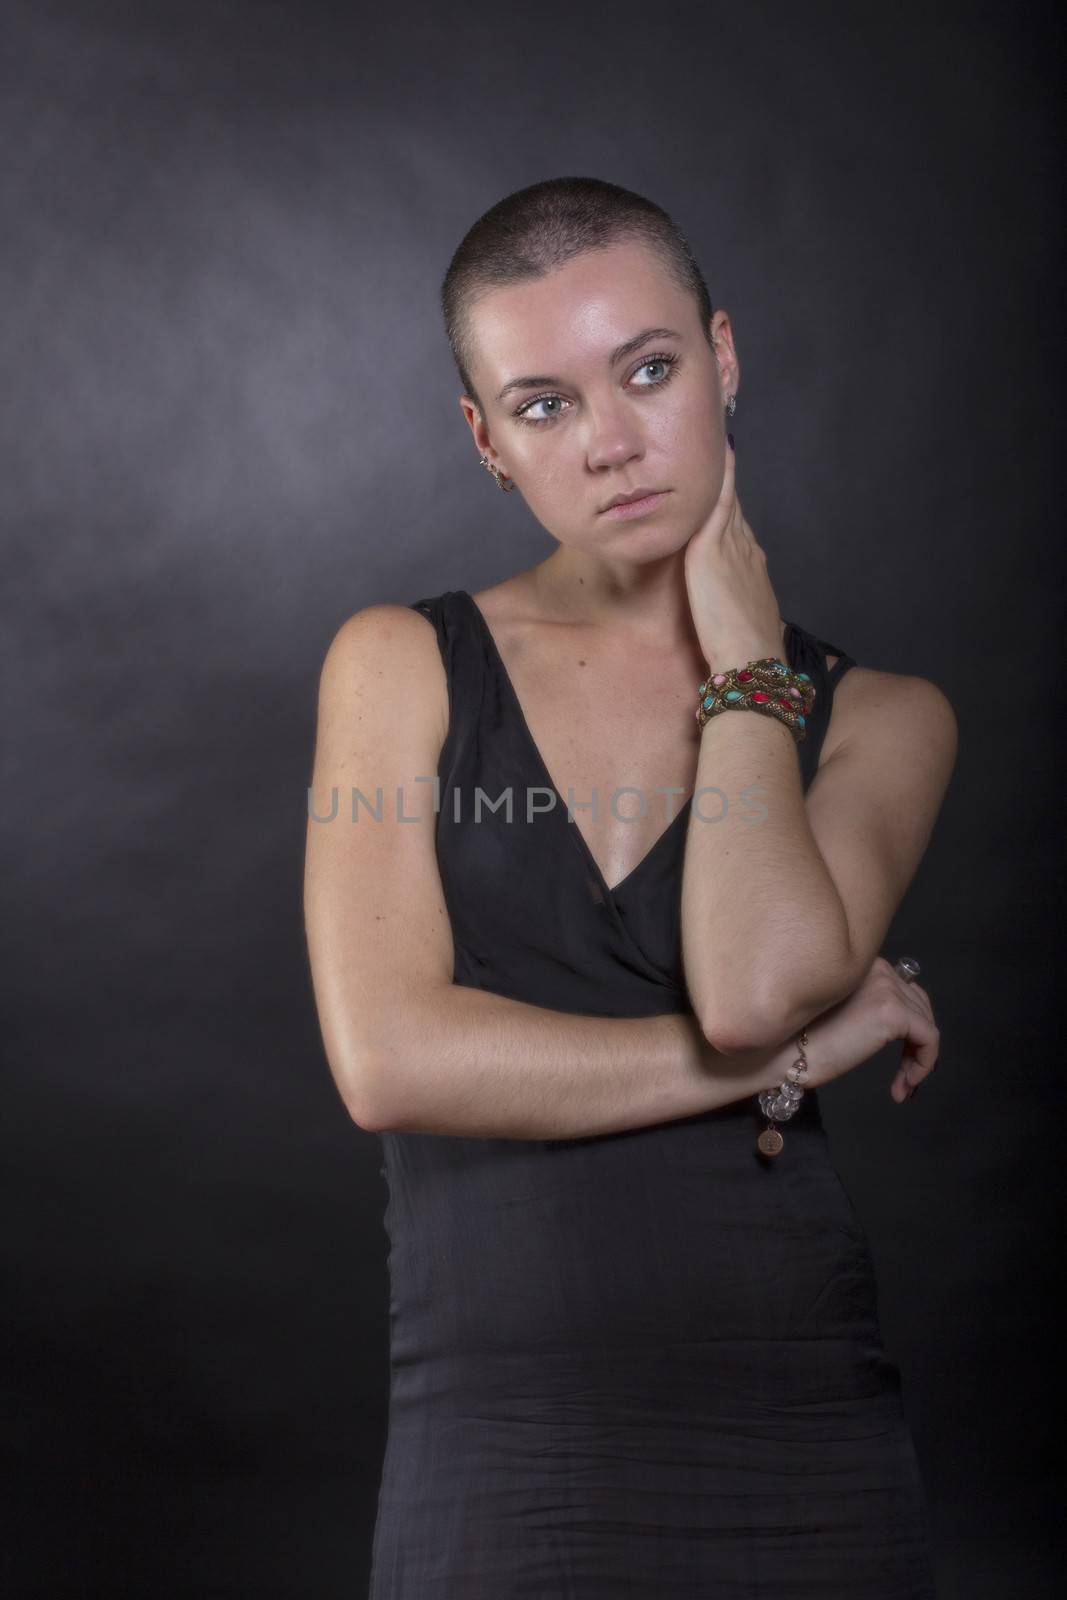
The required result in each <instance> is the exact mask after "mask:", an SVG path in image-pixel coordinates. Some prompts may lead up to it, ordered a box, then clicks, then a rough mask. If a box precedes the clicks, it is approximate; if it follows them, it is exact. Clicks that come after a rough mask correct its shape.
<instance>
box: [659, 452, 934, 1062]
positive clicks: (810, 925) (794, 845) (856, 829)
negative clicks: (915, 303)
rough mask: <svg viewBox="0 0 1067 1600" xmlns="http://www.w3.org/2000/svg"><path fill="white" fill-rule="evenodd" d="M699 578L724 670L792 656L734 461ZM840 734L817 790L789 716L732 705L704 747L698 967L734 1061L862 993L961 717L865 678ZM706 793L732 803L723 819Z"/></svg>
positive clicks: (695, 998) (696, 797)
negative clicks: (805, 772) (805, 773)
mask: <svg viewBox="0 0 1067 1600" xmlns="http://www.w3.org/2000/svg"><path fill="white" fill-rule="evenodd" d="M685 574H686V585H687V589H688V595H689V604H690V610H691V612H692V615H693V621H694V625H695V627H696V631H697V635H698V637H699V639H700V643H701V648H702V650H703V652H704V657H705V660H706V661H707V662H708V664H709V668H710V669H711V670H712V671H721V670H723V669H724V668H728V667H732V666H737V665H739V664H740V663H743V662H745V661H750V660H757V659H759V658H761V657H763V656H778V655H780V654H781V651H782V648H783V646H782V627H783V624H782V619H781V617H780V616H779V614H778V601H777V598H776V596H775V593H774V589H773V588H772V586H771V582H770V578H769V575H768V572H767V558H766V555H765V554H764V551H763V549H762V548H761V546H760V545H759V543H758V542H757V540H756V537H755V535H754V533H753V531H752V529H751V528H750V527H749V525H748V523H747V522H746V521H745V518H744V515H743V513H742V510H741V504H740V501H739V499H738V498H737V494H736V488H735V459H734V453H733V450H732V449H728V450H727V451H726V459H725V463H724V468H723V481H722V488H721V490H720V494H719V498H718V501H717V503H716V505H715V507H714V509H713V511H712V513H711V515H710V516H709V517H708V519H707V522H706V523H705V524H704V526H703V527H701V528H700V529H699V530H698V531H697V532H696V533H695V534H694V535H693V537H692V538H691V539H690V540H689V543H688V545H687V546H686V553H685ZM695 710H696V706H695V703H694V712H695ZM832 726H833V730H834V739H833V743H832V745H830V746H829V747H828V753H827V754H826V757H825V759H824V760H823V762H822V765H821V766H820V767H819V769H818V771H817V773H816V775H815V777H814V778H813V779H812V782H811V785H810V787H809V789H808V793H807V795H805V794H804V788H803V782H802V779H801V771H800V763H799V761H798V759H797V750H796V747H795V744H794V740H793V734H792V731H791V730H790V729H789V728H788V727H787V726H786V724H785V723H783V722H780V721H778V719H777V718H775V717H773V716H769V715H767V714H765V713H763V712H759V711H753V710H748V709H745V710H738V711H731V710H727V711H724V712H723V713H722V714H721V715H717V716H714V717H712V718H711V719H710V720H709V721H708V722H707V723H705V725H704V728H703V730H702V732H701V735H700V741H701V744H700V755H699V759H698V763H697V775H696V783H695V786H694V794H693V804H692V809H691V812H690V817H689V822H688V825H687V833H686V844H685V862H684V866H683V869H682V891H681V917H682V960H683V967H684V972H685V978H686V984H687V987H688V989H689V996H690V1000H691V1002H692V1005H693V1010H694V1012H695V1013H696V1015H697V1017H698V1018H699V1019H700V1023H701V1026H702V1028H703V1030H704V1033H705V1035H706V1036H707V1038H708V1040H709V1041H710V1042H711V1044H712V1045H713V1046H714V1047H715V1049H717V1050H719V1051H722V1052H723V1053H725V1054H730V1053H732V1052H737V1051H743V1050H752V1049H765V1048H767V1047H769V1046H771V1045H775V1044H778V1043H781V1042H782V1041H783V1040H785V1039H787V1038H788V1037H789V1036H790V1035H791V1034H793V1033H795V1032H797V1031H798V1030H799V1029H800V1028H802V1027H804V1026H805V1025H806V1024H807V1023H808V1022H810V1021H811V1019H812V1018H813V1017H816V1016H819V1015H821V1013H822V1012H823V1011H826V1010H827V1009H828V1008H829V1007H830V1006H832V1005H836V1004H837V1002H838V1001H840V1000H843V999H844V998H845V996H846V995H849V994H851V993H852V992H853V990H854V989H855V988H856V987H857V986H858V985H859V983H860V982H861V981H862V979H863V978H864V976H865V975H866V973H867V971H868V970H869V968H870V966H871V963H872V962H873V960H874V958H875V956H876V955H877V954H878V952H879V949H880V947H881V943H882V940H883V938H884V937H885V934H886V931H887V930H888V928H889V925H890V923H891V921H892V919H893V915H894V913H895V912H896V909H897V907H898V906H899V904H900V902H901V900H902V899H903V898H904V894H905V892H906V890H907V888H908V885H909V884H910V882H911V880H912V878H913V877H914V875H915V871H916V869H917V867H918V865H919V862H920V861H921V860H922V856H923V852H924V851H925V849H926V846H927V843H928V841H929V838H930V834H931V832H932V831H933V827H934V823H935V822H936V820H937V816H938V813H939V811H940V809H941V803H942V801H943V799H944V795H945V791H946V789H947V787H948V783H949V779H950V778H951V776H952V769H953V766H954V764H955V759H956V745H957V728H956V718H955V715H954V713H953V710H952V706H951V704H950V703H949V701H948V699H947V698H946V696H945V695H944V694H943V693H942V692H941V690H940V689H939V688H938V687H937V685H936V684H934V683H931V682H930V681H929V680H928V679H926V678H917V677H910V676H904V675H901V674H896V673H889V672H874V671H870V670H868V669H866V668H861V667H853V668H852V669H851V670H850V671H849V672H847V673H846V674H845V675H844V676H843V677H842V679H841V686H840V688H839V689H838V691H837V694H836V696H835V703H834V715H833V718H832ZM827 737H829V730H827ZM702 789H704V790H708V791H716V792H718V794H719V799H718V801H717V802H716V801H714V800H713V801H712V802H711V804H707V802H704V806H706V809H705V808H704V806H702V801H703V800H704V797H703V796H702V795H701V793H700V791H701V790H702ZM757 797H758V798H757ZM754 804H756V805H757V806H758V809H757V810H756V811H755V813H754V812H753V809H752V807H753V805H754ZM717 813H718V815H717ZM761 813H762V814H761Z"/></svg>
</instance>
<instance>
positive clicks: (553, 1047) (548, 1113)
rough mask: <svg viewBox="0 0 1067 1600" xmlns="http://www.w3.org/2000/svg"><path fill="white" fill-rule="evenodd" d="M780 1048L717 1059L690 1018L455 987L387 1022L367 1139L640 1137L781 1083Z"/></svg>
mask: <svg viewBox="0 0 1067 1600" xmlns="http://www.w3.org/2000/svg"><path fill="white" fill-rule="evenodd" d="M790 1059H791V1056H790V1052H789V1049H788V1047H787V1046H785V1045H777V1046H775V1047H773V1048H767V1049H761V1050H753V1051H745V1052H742V1053H740V1054H738V1055H731V1056H729V1057H727V1056H724V1055H722V1054H720V1053H719V1052H718V1051H716V1050H715V1049H713V1047H712V1046H711V1045H710V1044H709V1043H708V1041H707V1039H706V1038H705V1037H704V1035H703V1033H702V1031H701V1029H700V1026H699V1024H698V1022H697V1020H696V1018H695V1017H694V1016H693V1015H692V1014H691V1013H689V1012H684V1013H682V1014H680V1015H664V1016H657V1017H637V1018H631V1017H596V1016H586V1015H575V1014H572V1013H569V1012H560V1011H552V1010H548V1009H545V1008H543V1007H541V1006H536V1005H529V1004H527V1003H526V1002H525V1001H521V1000H510V999H506V998H504V997H503V996H501V995H497V994H492V993H490V992H488V991H486V990H482V989H470V988H466V987H464V986H462V985H458V984H454V985H449V986H447V987H444V988H441V989H439V990H435V991H431V992H430V993H428V994H425V995H422V996H420V997H419V998H417V999H415V1000H414V1001H410V1002H409V1001H407V1000H405V1002H404V1004H403V1005H401V1006H398V1007H397V1008H396V1009H395V1011H393V1012H391V1013H390V1022H389V1025H388V1027H387V1028H386V1030H385V1032H384V1034H381V1035H380V1037H379V1041H378V1050H377V1054H376V1059H375V1062H374V1067H373V1080H374V1082H375V1084H376V1086H377V1093H376V1096H375V1104H376V1108H377V1109H376V1111H375V1116H374V1124H373V1125H374V1127H375V1128H377V1129H382V1130H384V1129H393V1130H397V1131H404V1132H412V1133H446V1134H457V1135H465V1136H468V1137H481V1138H511V1139H566V1138H579V1137H582V1136H584V1135H592V1134H600V1133H614V1132H618V1131H620V1130H622V1129H626V1128H637V1127H646V1126H649V1125H650V1124H653V1123H657V1122H667V1121H671V1120H673V1119H675V1118H679V1117H687V1116H693V1115H695V1114H697V1113H699V1112H702V1111H709V1110H713V1109H715V1108H717V1107H719V1106H724V1105H728V1104H730V1103H731V1102H732V1101H736V1100H742V1099H744V1098H746V1097H747V1096H749V1095H756V1094H757V1093H758V1092H759V1090H761V1089H767V1088H771V1087H772V1086H775V1085H777V1084H778V1083H780V1082H781V1081H782V1077H783V1076H784V1071H785V1067H786V1066H787V1065H788V1062H789V1060H790Z"/></svg>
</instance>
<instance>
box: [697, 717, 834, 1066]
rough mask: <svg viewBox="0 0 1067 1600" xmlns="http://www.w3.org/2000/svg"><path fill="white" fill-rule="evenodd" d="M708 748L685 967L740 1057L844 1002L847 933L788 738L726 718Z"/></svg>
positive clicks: (714, 724)
mask: <svg viewBox="0 0 1067 1600" xmlns="http://www.w3.org/2000/svg"><path fill="white" fill-rule="evenodd" d="M700 737H701V746H700V756H699V761H698V765H697V776H696V784H695V793H694V799H693V807H692V810H691V813H690V818H689V822H688V826H687V833H686V842H685V860H684V866H683V871H682V893H681V924H682V960H683V966H684V971H685V978H686V984H687V987H688V990H689V993H690V996H691V997H692V1001H693V1007H694V1010H695V1011H696V1014H697V1016H698V1017H699V1018H700V1020H701V1023H702V1025H703V1027H704V1029H705V1031H706V1033H707V1035H708V1037H709V1038H710V1039H711V1040H712V1041H714V1043H715V1044H716V1045H718V1046H720V1047H721V1048H726V1049H730V1050H732V1049H734V1048H735V1047H737V1048H741V1047H743V1046H744V1045H746V1044H748V1043H752V1042H756V1043H764V1042H766V1041H767V1040H769V1039H771V1038H782V1037H784V1036H785V1035H786V1034H787V1033H788V1032H789V1030H790V1029H791V1027H792V1026H793V1023H794V1021H795V1019H796V1016H797V1015H799V1014H800V1013H801V1012H804V1011H806V1013H807V1015H809V1016H810V1015H813V1014H815V1013H817V1012H820V1011H822V1010H824V1009H826V1008H827V1007H828V1006H830V1005H832V1004H834V1003H836V1001H837V1000H840V999H841V998H842V997H843V992H844V991H843V990H842V988H841V984H842V982H844V981H845V980H846V978H847V974H848V972H849V957H848V951H849V942H848V923H847V920H846V917H845V911H844V907H843V905H842V903H841V899H840V896H839V895H838V893H837V889H836V887H835V885H834V881H833V879H832V877H831V876H830V873H829V871H828V869H827V867H826V863H825V862H824V860H823V858H822V855H821V853H820V851H819V848H818V845H817V844H816V842H815V838H814V835H813V834H812V831H811V828H810V826H809V823H808V818H807V812H806V810H805V805H804V789H803V783H802V780H801V773H800V763H799V761H798V756H797V748H796V746H795V744H794V741H793V736H792V734H791V733H790V731H789V729H788V728H787V727H786V726H785V725H784V724H783V723H780V722H778V721H777V720H776V719H775V718H773V717H769V716H762V715H760V714H759V713H757V712H730V711H727V712H725V713H724V714H723V715H721V716H718V717H713V718H712V719H711V721H710V722H709V723H707V725H706V726H705V728H704V730H703V732H702V733H701V736H700ZM701 788H707V789H708V791H709V792H708V793H707V794H706V795H704V796H701V795H700V793H699V791H700V790H701ZM714 791H721V792H714ZM698 804H699V807H700V809H699V810H698V809H697V807H698ZM713 819H718V820H713Z"/></svg>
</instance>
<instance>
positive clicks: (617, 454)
mask: <svg viewBox="0 0 1067 1600" xmlns="http://www.w3.org/2000/svg"><path fill="white" fill-rule="evenodd" d="M588 415H589V433H588V438H587V443H586V456H587V458H588V461H589V465H590V467H595V468H601V469H603V468H605V467H622V466H625V465H626V463H627V462H628V461H634V460H638V459H640V457H641V456H642V455H643V454H644V440H643V438H642V436H641V430H640V427H639V424H638V422H637V419H636V418H635V417H634V415H633V413H632V411H628V410H627V409H626V408H625V407H624V406H621V405H614V404H612V403H611V402H610V401H609V402H606V403H603V404H601V405H599V406H597V407H595V408H590V411H589V413H588Z"/></svg>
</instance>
